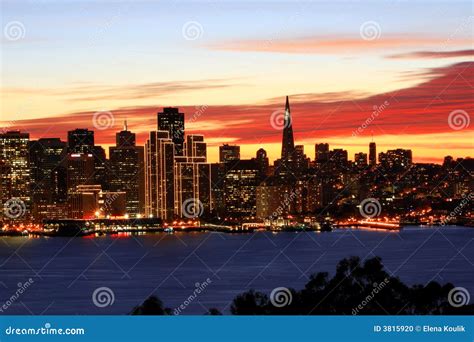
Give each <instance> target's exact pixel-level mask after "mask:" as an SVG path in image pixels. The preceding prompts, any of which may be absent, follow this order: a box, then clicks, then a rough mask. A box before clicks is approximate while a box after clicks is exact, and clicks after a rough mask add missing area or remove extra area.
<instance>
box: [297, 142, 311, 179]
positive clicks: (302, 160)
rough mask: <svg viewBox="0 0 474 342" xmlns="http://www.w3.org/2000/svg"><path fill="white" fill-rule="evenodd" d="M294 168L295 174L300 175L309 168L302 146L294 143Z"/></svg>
mask: <svg viewBox="0 0 474 342" xmlns="http://www.w3.org/2000/svg"><path fill="white" fill-rule="evenodd" d="M294 163H295V168H294V171H295V173H296V174H297V175H299V176H301V175H302V174H304V173H305V171H306V170H308V168H309V158H307V157H306V154H304V146H303V145H296V146H295V155H294Z"/></svg>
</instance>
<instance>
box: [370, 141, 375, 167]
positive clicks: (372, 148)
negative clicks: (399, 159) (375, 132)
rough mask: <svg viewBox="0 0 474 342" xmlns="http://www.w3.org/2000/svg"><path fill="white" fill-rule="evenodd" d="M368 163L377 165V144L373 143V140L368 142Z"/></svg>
mask: <svg viewBox="0 0 474 342" xmlns="http://www.w3.org/2000/svg"><path fill="white" fill-rule="evenodd" d="M369 165H370V166H375V165H377V146H376V145H375V142H371V143H370V144H369Z"/></svg>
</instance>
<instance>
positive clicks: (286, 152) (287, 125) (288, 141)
mask: <svg viewBox="0 0 474 342" xmlns="http://www.w3.org/2000/svg"><path fill="white" fill-rule="evenodd" d="M294 151H295V141H294V138H293V124H292V120H291V111H290V101H289V99H288V96H287V97H286V105H285V117H284V123H283V137H282V142H281V160H282V162H283V161H291V160H292V159H293V153H294Z"/></svg>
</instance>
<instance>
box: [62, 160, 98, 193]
mask: <svg viewBox="0 0 474 342" xmlns="http://www.w3.org/2000/svg"><path fill="white" fill-rule="evenodd" d="M66 165H67V190H68V195H69V194H71V193H73V192H75V191H76V188H77V186H78V185H86V184H87V185H92V184H94V183H95V181H94V156H93V155H92V154H90V153H70V154H68V156H67V159H66Z"/></svg>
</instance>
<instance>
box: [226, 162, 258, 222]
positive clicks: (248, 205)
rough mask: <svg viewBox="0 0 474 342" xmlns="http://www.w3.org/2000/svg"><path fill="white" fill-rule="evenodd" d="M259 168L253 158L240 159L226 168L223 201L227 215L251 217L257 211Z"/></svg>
mask: <svg viewBox="0 0 474 342" xmlns="http://www.w3.org/2000/svg"><path fill="white" fill-rule="evenodd" d="M258 174H259V169H258V165H257V163H256V161H255V159H250V160H244V159H242V160H240V161H238V162H236V163H235V164H233V165H231V166H230V168H228V169H227V170H226V174H225V178H224V203H225V211H226V214H227V215H228V216H233V217H253V216H255V214H256V211H257V205H256V191H257V186H258V184H259V179H258Z"/></svg>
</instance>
